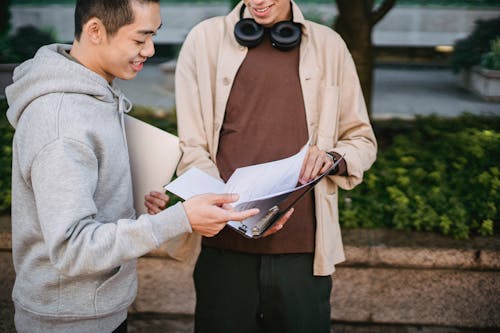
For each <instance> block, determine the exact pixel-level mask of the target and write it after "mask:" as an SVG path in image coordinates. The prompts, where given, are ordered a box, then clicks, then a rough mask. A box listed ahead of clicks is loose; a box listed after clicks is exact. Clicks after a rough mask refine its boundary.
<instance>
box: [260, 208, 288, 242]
mask: <svg viewBox="0 0 500 333" xmlns="http://www.w3.org/2000/svg"><path fill="white" fill-rule="evenodd" d="M293 211H294V209H293V208H290V209H289V210H288V211H287V212H286V213H285V214H284V215H283V216H282V217H280V218H279V219H278V221H276V222H275V223H274V225H273V226H272V227H271V228H269V229H268V230H266V232H264V234H263V235H262V236H263V237H267V236H270V235H272V234H274V233H276V232H278V231H280V230H281V229H283V226H284V225H285V223H286V222H287V221H288V219H289V218H290V216H292V214H293Z"/></svg>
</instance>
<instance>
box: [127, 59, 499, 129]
mask: <svg viewBox="0 0 500 333" xmlns="http://www.w3.org/2000/svg"><path fill="white" fill-rule="evenodd" d="M118 85H119V86H120V87H121V88H122V90H123V91H124V92H125V93H126V94H127V96H129V98H130V99H131V100H132V102H133V103H134V104H137V105H144V106H151V107H154V108H156V109H158V110H169V109H171V108H172V107H173V106H174V103H175V101H174V92H173V91H174V89H173V75H172V74H169V75H167V74H165V73H163V72H162V70H161V69H160V65H158V64H151V65H147V66H145V67H144V69H143V71H142V72H141V73H139V75H138V76H137V77H136V78H135V79H134V80H132V81H119V82H118ZM463 112H470V113H474V114H481V113H494V114H497V115H500V103H493V102H485V101H483V100H482V99H481V98H479V97H478V96H476V95H474V94H472V93H470V92H469V91H467V90H465V89H464V88H462V87H460V85H459V84H458V78H457V76H456V75H455V74H453V73H452V72H451V70H450V69H442V68H419V67H395V66H391V67H387V66H384V67H378V68H376V69H375V85H374V92H373V116H374V118H378V119H380V118H389V117H402V118H408V117H413V116H415V115H429V114H439V115H443V116H456V115H459V114H460V113H463Z"/></svg>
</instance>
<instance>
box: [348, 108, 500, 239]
mask: <svg viewBox="0 0 500 333" xmlns="http://www.w3.org/2000/svg"><path fill="white" fill-rule="evenodd" d="M402 123H405V124H404V125H403V126H400V125H401V124H402ZM374 127H375V129H376V131H377V137H380V136H384V134H386V135H387V136H386V137H384V138H383V139H382V140H381V143H382V147H381V148H380V151H379V154H378V159H377V161H376V163H375V164H374V165H373V167H372V169H371V170H369V171H368V172H367V173H366V175H365V181H364V182H363V183H362V184H361V185H359V186H358V187H356V188H355V189H354V190H352V191H340V195H339V213H340V222H341V224H342V225H343V226H344V227H365V228H372V227H375V228H379V227H386V228H395V229H402V230H422V231H435V232H440V233H442V234H445V235H450V236H452V237H453V238H456V239H466V238H468V237H470V236H471V235H476V234H479V235H492V234H493V233H494V225H495V224H497V225H498V223H499V221H500V212H499V207H500V117H494V116H491V117H479V116H472V115H462V116H461V117H458V118H453V119H445V118H439V117H437V116H432V117H420V118H417V119H416V120H415V121H407V122H404V121H396V125H395V124H394V123H392V121H386V122H375V123H374ZM398 128H400V130H399V131H398V130H397V129H398Z"/></svg>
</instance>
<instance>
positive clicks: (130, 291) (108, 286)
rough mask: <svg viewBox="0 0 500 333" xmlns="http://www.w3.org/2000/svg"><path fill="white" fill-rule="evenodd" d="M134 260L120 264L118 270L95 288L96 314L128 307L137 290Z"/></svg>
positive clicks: (135, 262)
mask: <svg viewBox="0 0 500 333" xmlns="http://www.w3.org/2000/svg"><path fill="white" fill-rule="evenodd" d="M136 264H137V261H136V260H131V261H129V262H127V263H125V264H123V265H121V266H120V268H119V269H118V271H117V272H116V273H115V274H113V275H112V276H111V277H109V278H108V279H107V280H105V281H104V282H103V283H102V284H101V285H100V286H99V287H97V289H96V295H95V310H96V314H104V313H110V312H115V311H117V310H119V309H121V308H124V307H128V306H129V305H130V304H131V303H132V302H133V300H134V297H135V294H136V292H137V273H136Z"/></svg>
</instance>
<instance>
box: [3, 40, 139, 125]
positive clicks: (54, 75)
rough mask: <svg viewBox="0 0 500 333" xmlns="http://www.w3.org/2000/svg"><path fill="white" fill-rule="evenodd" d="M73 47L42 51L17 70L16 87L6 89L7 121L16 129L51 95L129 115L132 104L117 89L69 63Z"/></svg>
mask: <svg viewBox="0 0 500 333" xmlns="http://www.w3.org/2000/svg"><path fill="white" fill-rule="evenodd" d="M70 49H71V45H64V44H52V45H47V46H43V47H41V48H40V49H39V50H38V52H37V53H36V54H35V56H34V57H33V58H32V59H30V60H27V61H25V62H24V63H22V64H21V65H19V66H18V67H16V69H15V70H14V75H13V83H12V84H11V85H10V86H8V87H7V88H6V89H5V93H6V96H7V101H8V103H9V109H8V110H7V118H8V120H9V122H10V123H11V125H12V126H13V127H14V128H16V126H17V124H18V122H19V119H20V117H21V115H22V114H23V112H24V110H25V109H26V107H27V106H28V105H29V104H30V103H31V102H32V101H33V100H35V99H36V98H38V97H41V96H43V95H46V94H51V93H79V94H86V95H89V96H93V97H94V98H96V99H98V100H100V101H103V102H109V103H113V102H114V101H115V99H118V102H119V111H120V112H128V111H129V110H130V109H131V106H132V105H131V103H130V101H128V100H127V99H126V98H125V96H123V94H122V93H121V92H120V91H119V89H117V88H116V87H114V86H111V85H110V84H108V82H107V81H106V80H105V79H104V78H103V77H101V76H100V75H98V74H97V73H95V72H93V71H91V70H89V69H88V68H86V67H85V66H83V65H81V64H79V63H78V62H76V61H71V60H68V58H67V57H66V56H65V55H64V54H63V52H69V50H70Z"/></svg>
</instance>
